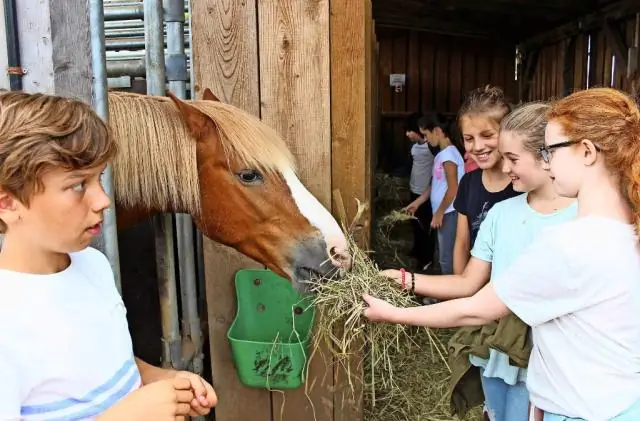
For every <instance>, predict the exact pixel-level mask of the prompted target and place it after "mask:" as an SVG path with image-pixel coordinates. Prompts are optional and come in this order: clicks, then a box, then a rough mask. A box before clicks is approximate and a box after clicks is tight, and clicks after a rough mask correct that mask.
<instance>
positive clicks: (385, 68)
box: [378, 29, 396, 112]
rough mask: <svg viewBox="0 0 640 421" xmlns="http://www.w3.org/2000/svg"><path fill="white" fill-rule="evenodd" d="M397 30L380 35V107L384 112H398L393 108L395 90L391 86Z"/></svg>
mask: <svg viewBox="0 0 640 421" xmlns="http://www.w3.org/2000/svg"><path fill="white" fill-rule="evenodd" d="M394 32H395V30H392V29H385V30H383V31H382V32H381V34H380V41H379V42H380V60H379V62H380V72H379V78H378V80H379V81H380V85H379V88H380V92H379V95H380V99H381V102H380V106H381V110H382V112H386V111H396V110H395V109H394V108H393V94H394V92H393V89H392V88H391V87H390V86H389V75H390V74H391V73H393V71H392V68H393V33H394Z"/></svg>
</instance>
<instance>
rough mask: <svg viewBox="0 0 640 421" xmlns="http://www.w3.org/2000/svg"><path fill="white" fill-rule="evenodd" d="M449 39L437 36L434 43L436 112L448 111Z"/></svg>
mask: <svg viewBox="0 0 640 421" xmlns="http://www.w3.org/2000/svg"><path fill="white" fill-rule="evenodd" d="M450 46H451V39H450V37H444V36H439V37H438V40H437V43H436V74H435V85H436V86H435V95H436V98H435V102H436V103H435V106H436V110H437V111H440V112H442V111H449V110H448V109H447V107H448V105H449V58H450V55H451V50H450Z"/></svg>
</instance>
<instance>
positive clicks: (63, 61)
mask: <svg viewBox="0 0 640 421" xmlns="http://www.w3.org/2000/svg"><path fill="white" fill-rule="evenodd" d="M16 14H17V19H18V32H19V41H20V60H21V64H22V67H23V68H24V69H25V70H26V71H27V73H26V74H25V75H24V77H23V79H22V82H23V90H24V91H26V92H44V93H49V94H56V95H61V96H68V97H73V98H78V99H80V100H82V101H84V102H86V103H88V104H91V103H92V97H93V86H92V76H93V75H92V69H91V35H90V31H89V9H88V3H87V1H86V0H67V1H54V0H37V1H28V2H27V1H24V2H22V1H18V2H16Z"/></svg>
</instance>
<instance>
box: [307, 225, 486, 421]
mask: <svg viewBox="0 0 640 421" xmlns="http://www.w3.org/2000/svg"><path fill="white" fill-rule="evenodd" d="M399 213H400V212H398V213H396V214H394V215H392V216H390V217H387V219H386V220H383V221H380V222H381V223H379V224H378V226H379V227H386V228H389V229H390V227H392V226H393V225H394V224H397V223H399V222H404V221H406V220H407V218H406V216H407V215H406V214H403V215H402V216H399ZM381 233H384V230H378V232H377V233H376V235H377V236H379V235H381ZM377 240H378V242H380V239H379V238H378V239H377ZM350 248H351V253H352V256H353V267H352V269H351V271H349V272H348V273H346V274H344V276H343V277H342V278H341V279H339V280H325V279H314V280H312V281H311V284H312V287H313V288H314V289H315V291H316V292H317V294H316V297H315V305H316V306H317V307H316V309H317V310H319V311H318V313H317V314H321V315H322V318H321V319H320V320H319V323H318V331H317V333H316V335H315V336H314V342H315V343H314V349H318V347H319V345H320V343H322V342H325V343H327V344H328V345H329V349H331V350H332V353H333V355H332V357H333V363H334V364H340V365H341V366H343V367H344V369H345V372H346V373H347V375H348V377H349V383H350V385H351V391H352V392H353V393H356V390H358V389H360V388H362V389H363V391H364V415H365V416H364V420H365V421H382V420H384V421H427V420H429V421H450V420H456V419H457V418H455V417H453V416H452V415H451V414H450V408H449V402H448V399H447V396H446V390H447V387H448V382H449V377H450V370H449V367H448V366H447V363H446V355H447V351H446V346H445V344H446V343H447V342H448V340H449V338H450V337H451V332H452V331H450V330H444V329H442V330H437V331H432V330H430V329H425V328H415V327H409V326H403V325H393V324H386V323H369V322H368V321H367V320H366V319H364V317H363V316H362V311H363V310H364V308H365V305H366V304H365V302H364V301H363V300H362V295H363V294H364V293H367V294H371V295H373V296H375V297H378V298H382V299H384V300H386V301H388V302H390V303H392V304H394V305H396V306H400V307H410V306H417V305H421V303H420V302H419V301H418V300H417V299H416V298H415V297H413V296H412V295H411V294H409V293H408V292H406V291H402V290H401V289H400V288H399V286H398V285H397V284H396V283H395V282H394V281H392V280H390V279H388V278H385V277H383V276H380V274H379V269H378V266H377V265H376V264H375V263H374V261H373V260H372V259H371V258H370V256H369V255H368V253H366V252H365V251H363V250H361V249H360V248H359V247H358V246H357V245H356V244H355V242H354V241H353V240H352V239H351V244H350ZM389 251H390V250H384V252H385V253H389ZM398 266H399V265H395V267H398ZM325 358H326V356H325ZM350 398H351V399H354V396H351V397H350ZM466 420H470V421H471V420H473V421H475V420H482V416H481V414H480V409H479V408H478V409H477V410H474V411H472V412H471V413H470V414H469V415H468V416H467V417H466Z"/></svg>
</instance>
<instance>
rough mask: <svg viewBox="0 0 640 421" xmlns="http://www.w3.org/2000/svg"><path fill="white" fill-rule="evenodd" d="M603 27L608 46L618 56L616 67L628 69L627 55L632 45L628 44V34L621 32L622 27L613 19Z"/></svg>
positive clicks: (605, 22)
mask: <svg viewBox="0 0 640 421" xmlns="http://www.w3.org/2000/svg"><path fill="white" fill-rule="evenodd" d="M603 27H604V34H605V37H606V39H607V44H608V45H609V46H610V47H611V49H612V51H613V54H615V56H616V67H617V66H620V68H621V69H626V68H627V53H628V51H629V45H630V44H627V42H626V39H625V38H626V33H624V34H623V33H622V31H620V25H618V22H616V21H614V20H613V19H605V21H604V25H603Z"/></svg>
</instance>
